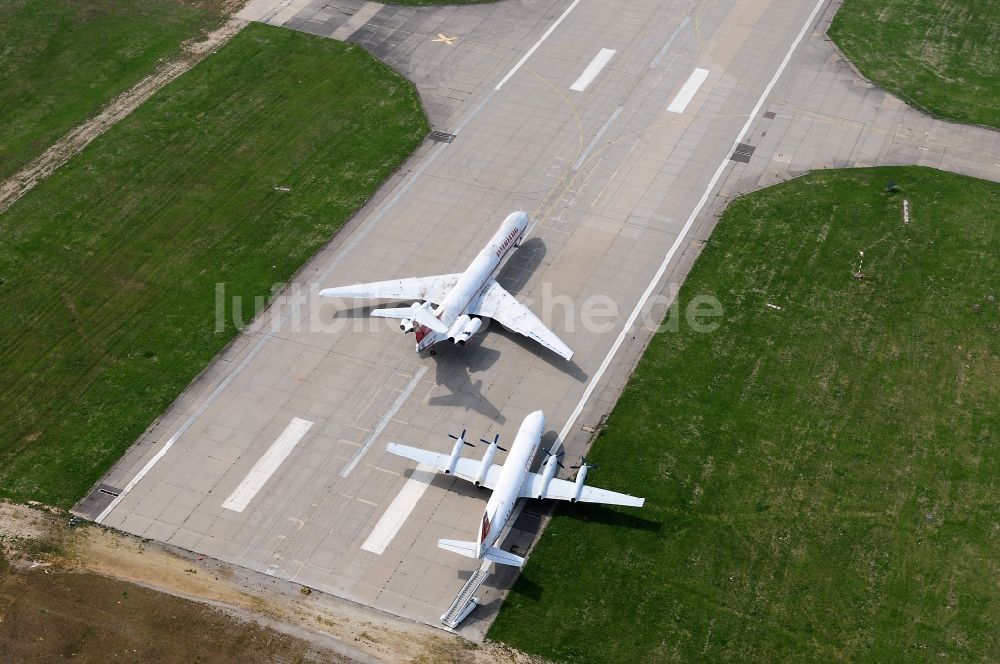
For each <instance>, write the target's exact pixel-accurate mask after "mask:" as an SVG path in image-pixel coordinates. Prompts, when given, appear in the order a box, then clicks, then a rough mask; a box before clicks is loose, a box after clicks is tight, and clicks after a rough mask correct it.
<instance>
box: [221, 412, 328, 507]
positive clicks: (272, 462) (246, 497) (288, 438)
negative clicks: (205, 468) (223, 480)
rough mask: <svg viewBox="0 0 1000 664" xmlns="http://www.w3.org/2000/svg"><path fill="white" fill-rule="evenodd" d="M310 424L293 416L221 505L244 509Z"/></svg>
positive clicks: (304, 433) (297, 442)
mask: <svg viewBox="0 0 1000 664" xmlns="http://www.w3.org/2000/svg"><path fill="white" fill-rule="evenodd" d="M312 425H313V423H312V422H310V421H309V420H303V419H299V418H298V417H293V418H292V421H291V422H289V424H288V426H287V427H285V430H284V431H282V432H281V435H280V436H278V439H277V440H275V441H274V442H273V443H271V447H269V448H267V451H266V452H264V454H262V455H261V457H260V458H259V459H257V463H255V464H254V465H253V468H251V469H250V472H249V473H247V476H246V477H244V478H243V481H242V482H240V484H239V486H237V487H236V490H235V491H233V493H232V494H230V496H229V498H226V502H224V503H222V506H223V507H225V508H226V509H227V510H232V511H234V512H242V511H243V510H244V509H246V506H247V505H249V504H250V501H251V500H253V497H254V496H256V495H257V492H258V491H260V490H261V489H262V488H264V485H265V484H266V483H267V481H268V480H269V479H271V475H273V474H274V471H276V470H277V469H278V466H280V465H281V462H282V461H284V460H285V459H287V458H288V455H289V454H291V453H292V450H293V449H295V446H296V445H298V444H299V441H300V440H302V437H303V436H305V435H306V432H307V431H309V429H310V428H311V427H312Z"/></svg>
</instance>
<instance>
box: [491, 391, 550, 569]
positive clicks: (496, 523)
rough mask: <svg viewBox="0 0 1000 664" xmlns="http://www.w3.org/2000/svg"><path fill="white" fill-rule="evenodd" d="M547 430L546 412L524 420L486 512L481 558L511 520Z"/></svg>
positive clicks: (529, 416)
mask: <svg viewBox="0 0 1000 664" xmlns="http://www.w3.org/2000/svg"><path fill="white" fill-rule="evenodd" d="M544 432H545V414H544V413H542V411H540V410H536V411H535V412H533V413H530V414H529V415H528V416H527V417H525V418H524V421H523V422H522V423H521V428H520V429H518V431H517V436H516V437H515V438H514V442H513V443H512V444H511V446H510V451H509V452H508V453H507V459H506V461H504V464H503V467H502V469H501V470H500V476H499V477H498V478H497V483H496V486H495V487H494V488H493V495H492V496H490V499H489V501H488V502H487V503H486V510H485V511H484V512H483V520H482V522H481V524H480V529H479V537H478V540H477V546H478V550H477V554H476V555H477V556H478V557H482V555H483V551H485V550H486V549H488V548H489V547H491V546H493V544H494V543H495V542H496V541H497V538H499V537H500V533H501V532H503V529H504V526H506V525H507V522H508V521H509V520H510V517H511V514H513V512H514V505H515V504H516V503H517V500H518V498H520V496H521V487H522V486H524V481H525V479H527V477H528V473H529V472H530V466H531V462H532V460H533V459H534V458H535V454H536V453H537V452H538V445H539V443H540V441H541V439H542V434H543V433H544Z"/></svg>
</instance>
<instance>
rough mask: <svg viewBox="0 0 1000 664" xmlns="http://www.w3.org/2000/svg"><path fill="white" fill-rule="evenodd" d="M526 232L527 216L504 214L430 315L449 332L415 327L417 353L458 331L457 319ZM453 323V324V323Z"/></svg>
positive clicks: (515, 213)
mask: <svg viewBox="0 0 1000 664" xmlns="http://www.w3.org/2000/svg"><path fill="white" fill-rule="evenodd" d="M527 230H528V215H527V214H525V213H524V212H513V213H511V214H509V215H507V218H506V219H504V221H503V223H502V224H500V228H499V230H497V232H496V234H495V235H494V236H493V237H492V238H491V239H490V241H489V243H488V244H487V245H486V246H485V247H484V248H483V250H482V251H480V252H479V253H478V254H477V255H476V257H475V258H474V259H473V260H472V263H470V264H469V267H468V268H466V270H465V272H463V273H462V275H461V276H460V277H459V278H458V282H457V283H456V284H455V287H454V288H452V289H451V291H450V292H449V293H448V294H447V295H445V297H444V298H443V300H442V301H441V304H440V305H439V306H438V307H437V308H436V309H435V310H434V316H435V317H437V318H438V319H439V320H440V321H441V322H442V323H444V324H445V325H447V326H448V327H449V328H452V329H453V331H452V330H449V333H447V334H445V333H441V332H435V331H434V330H431V329H430V328H427V327H425V326H423V325H420V326H417V328H416V330H415V332H416V340H417V352H421V351H424V350H427V349H428V348H430V347H431V346H433V345H434V344H436V343H438V342H440V341H444V340H446V339H448V338H449V336H455V335H457V334H458V333H459V332H461V330H458V329H457V328H458V327H461V326H463V325H462V323H463V322H464V321H460V320H459V319H460V318H461V317H462V316H464V315H466V312H467V311H468V309H469V306H470V305H471V304H472V302H473V301H474V299H475V298H476V297H477V296H478V295H479V294H480V292H481V291H482V290H483V288H484V287H485V286H486V282H487V280H488V279H490V278H491V277H492V276H493V274H494V273H495V272H496V271H497V268H498V267H500V263H501V262H502V261H503V259H504V257H506V256H507V254H509V253H510V252H511V250H513V249H514V247H516V246H517V245H518V243H519V242H520V241H521V239H522V238H523V237H524V234H525V232H526V231H527ZM456 323H457V324H456Z"/></svg>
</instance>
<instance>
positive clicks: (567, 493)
mask: <svg viewBox="0 0 1000 664" xmlns="http://www.w3.org/2000/svg"><path fill="white" fill-rule="evenodd" d="M544 483H545V480H544V479H543V478H542V476H541V475H539V474H538V473H529V474H528V477H527V478H526V479H525V480H524V485H523V486H522V487H521V494H520V495H521V497H522V498H538V495H539V493H540V492H541V489H542V485H543V484H544ZM575 494H576V482H570V481H567V480H561V479H559V478H558V477H553V478H552V479H551V480H550V481H549V486H548V488H546V489H545V493H544V494H542V498H552V499H553V500H570V499H571V498H573V496H574V495H575ZM580 502H581V503H604V504H605V505H626V506H628V507H642V506H643V504H644V503H645V502H646V499H645V498H636V497H635V496H630V495H628V494H626V493H618V492H616V491H608V490H607V489H598V488H597V487H592V486H584V487H583V490H582V491H581V492H580Z"/></svg>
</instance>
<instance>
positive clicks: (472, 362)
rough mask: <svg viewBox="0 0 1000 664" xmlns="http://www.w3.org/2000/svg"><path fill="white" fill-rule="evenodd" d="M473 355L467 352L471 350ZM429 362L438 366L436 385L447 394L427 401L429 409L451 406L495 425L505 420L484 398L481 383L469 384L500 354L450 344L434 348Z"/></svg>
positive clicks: (441, 344)
mask: <svg viewBox="0 0 1000 664" xmlns="http://www.w3.org/2000/svg"><path fill="white" fill-rule="evenodd" d="M473 349H474V352H469V351H470V350H473ZM435 350H436V351H437V352H436V353H435V354H434V355H431V356H430V359H431V360H433V361H434V363H435V364H436V365H437V374H436V375H435V378H434V380H435V382H436V383H437V384H438V385H439V386H442V387H445V388H447V390H448V394H439V395H436V396H433V397H431V398H430V399H428V401H427V403H428V404H429V405H431V406H452V407H461V408H466V409H468V410H473V411H475V412H477V413H479V414H481V415H484V416H486V417H488V418H489V419H491V420H493V421H494V422H496V423H497V424H503V423H504V422H506V421H507V418H506V417H504V415H503V414H502V413H501V412H500V409H499V408H497V407H496V406H494V405H493V404H492V403H490V401H489V400H488V399H487V398H486V397H485V396H484V395H483V381H482V380H476V381H475V382H473V381H472V374H473V373H475V372H477V371H484V370H486V369H489V368H490V367H491V366H493V364H494V363H495V362H496V361H497V360H498V359H499V358H500V352H499V351H497V350H493V349H492V348H483V347H482V346H474V347H473V346H465V347H462V346H455V345H453V344H451V343H449V342H444V343H440V344H437V346H436V347H435Z"/></svg>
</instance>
